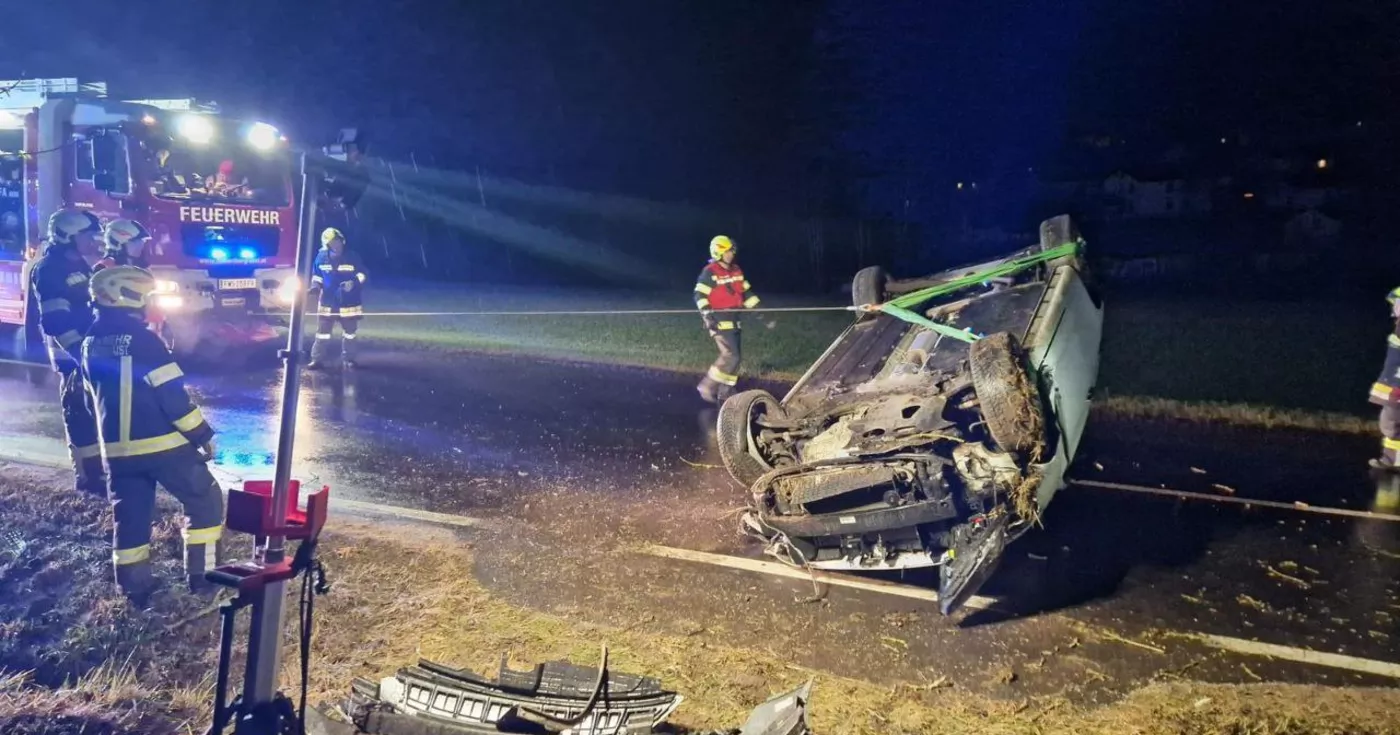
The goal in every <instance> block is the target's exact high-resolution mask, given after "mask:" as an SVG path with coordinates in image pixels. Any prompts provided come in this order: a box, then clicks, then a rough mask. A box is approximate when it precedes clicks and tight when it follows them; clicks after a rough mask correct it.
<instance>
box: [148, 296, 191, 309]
mask: <svg viewBox="0 0 1400 735" xmlns="http://www.w3.org/2000/svg"><path fill="white" fill-rule="evenodd" d="M155 303H156V307H157V308H159V309H164V310H165V311H175V310H176V309H179V308H180V307H182V306H184V305H185V297H183V296H171V295H169V294H160V295H158V296H156V297H155Z"/></svg>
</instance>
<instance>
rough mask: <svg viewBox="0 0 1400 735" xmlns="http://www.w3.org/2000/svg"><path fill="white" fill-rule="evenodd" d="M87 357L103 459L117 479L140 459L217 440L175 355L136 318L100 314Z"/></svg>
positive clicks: (86, 370)
mask: <svg viewBox="0 0 1400 735" xmlns="http://www.w3.org/2000/svg"><path fill="white" fill-rule="evenodd" d="M82 355H83V376H84V378H85V379H86V380H87V387H88V391H89V392H90V393H91V394H92V399H93V405H94V408H95V409H96V413H97V425H98V430H99V431H98V433H99V434H100V435H101V437H102V456H103V458H105V459H106V460H107V464H108V467H109V469H110V470H111V472H112V473H113V474H120V473H121V469H122V466H123V464H130V463H132V462H133V461H134V460H136V459H137V458H146V457H150V456H152V455H160V454H162V453H166V452H174V451H176V450H183V449H185V448H186V447H188V446H190V445H194V446H200V445H203V444H205V443H206V442H208V441H209V440H210V439H212V438H213V437H214V430H213V429H211V428H210V427H209V422H207V421H205V420H204V414H203V413H202V412H200V410H199V408H198V407H197V406H195V405H194V403H193V402H192V401H190V396H189V394H188V393H186V392H185V381H184V373H183V372H181V371H180V366H179V365H176V364H175V358H174V357H172V356H171V354H170V350H168V349H166V347H165V344H164V343H163V342H161V341H160V338H159V337H157V336H156V335H155V334H152V333H151V331H150V330H148V329H147V328H146V324H145V322H143V321H141V319H140V318H138V317H137V316H136V315H135V314H133V313H131V312H130V311H127V310H123V309H102V310H100V313H99V314H98V316H97V320H96V321H95V322H93V325H92V329H91V330H89V331H88V335H87V337H86V338H85V339H84V340H83V349H82Z"/></svg>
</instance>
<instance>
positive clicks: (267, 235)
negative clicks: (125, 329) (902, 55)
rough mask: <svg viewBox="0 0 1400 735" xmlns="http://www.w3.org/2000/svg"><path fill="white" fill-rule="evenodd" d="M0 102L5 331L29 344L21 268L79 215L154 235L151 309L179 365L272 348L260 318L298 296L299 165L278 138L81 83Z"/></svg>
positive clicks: (34, 87) (25, 87)
mask: <svg viewBox="0 0 1400 735" xmlns="http://www.w3.org/2000/svg"><path fill="white" fill-rule="evenodd" d="M3 89H8V90H9V94H8V95H5V96H3V97H0V324H12V325H16V326H19V327H21V328H22V333H26V332H27V333H28V334H29V336H30V337H31V338H32V337H33V336H34V334H35V333H36V329H37V327H36V325H37V321H38V313H37V307H36V304H35V302H34V300H33V298H32V295H31V294H29V293H28V292H27V291H28V269H29V266H30V264H31V263H32V262H33V261H34V259H35V258H36V257H37V256H38V254H39V253H40V252H41V251H42V248H43V240H44V237H45V235H46V233H45V228H46V226H47V222H48V218H49V215H51V214H52V213H53V212H54V211H56V210H57V209H59V208H61V207H77V208H80V209H86V210H88V211H90V212H92V213H94V214H96V215H97V216H98V218H100V219H101V220H102V221H103V222H104V223H105V222H108V221H110V220H112V219H116V218H128V219H133V220H136V221H137V222H140V223H141V224H143V225H144V226H145V227H146V229H147V230H148V231H149V232H150V233H151V238H152V239H151V241H150V243H149V244H148V245H147V254H148V258H149V261H150V270H151V272H152V273H153V274H154V275H155V277H156V283H157V289H158V291H157V296H156V303H155V306H156V307H158V308H159V309H161V310H162V311H163V312H164V323H165V334H164V336H166V337H167V339H168V340H169V341H170V342H171V343H172V346H173V347H174V348H175V350H176V352H177V353H179V354H182V355H188V354H193V353H199V354H200V355H201V356H205V357H216V356H218V355H220V354H224V353H226V352H227V351H228V350H229V349H230V348H237V347H242V346H246V345H247V343H249V342H253V343H257V342H263V341H270V340H273V339H275V338H276V337H277V333H276V330H275V328H274V326H273V322H272V321H271V319H269V318H267V317H264V316H262V315H263V314H265V313H267V312H270V311H276V310H279V309H285V307H286V306H287V305H289V304H290V303H291V302H292V301H293V298H294V296H295V294H296V292H297V290H298V289H300V288H301V284H300V283H299V282H298V280H297V278H296V274H295V271H294V263H295V258H296V249H297V209H296V204H295V198H294V196H293V180H292V171H293V159H292V155H291V154H290V153H289V151H288V146H287V141H286V138H285V137H283V136H282V135H281V133H280V132H278V130H277V129H276V128H275V127H273V126H272V125H269V124H267V123H263V122H248V121H240V120H233V119H229V118H226V117H223V116H221V115H219V114H217V112H216V110H214V109H213V108H212V107H208V106H200V105H198V104H195V103H194V102H193V101H192V100H137V101H121V100H115V99H111V98H108V97H107V96H106V85H105V84H83V83H79V82H78V81H77V80H76V79H40V80H24V81H19V82H5V81H0V90H3ZM84 255H85V256H87V257H88V259H89V261H95V260H96V259H97V258H98V257H100V254H99V253H96V252H93V253H84Z"/></svg>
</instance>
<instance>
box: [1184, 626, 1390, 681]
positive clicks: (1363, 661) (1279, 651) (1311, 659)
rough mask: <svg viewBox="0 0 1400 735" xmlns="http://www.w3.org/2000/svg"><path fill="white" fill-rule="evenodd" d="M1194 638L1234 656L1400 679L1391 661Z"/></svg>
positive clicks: (1221, 638)
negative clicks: (1261, 657)
mask: <svg viewBox="0 0 1400 735" xmlns="http://www.w3.org/2000/svg"><path fill="white" fill-rule="evenodd" d="M1192 637H1194V638H1196V639H1197V640H1199V641H1201V642H1202V643H1205V644H1206V645H1208V646H1214V647H1216V648H1220V649H1224V650H1226V651H1232V652H1234V653H1244V654H1249V655H1251V656H1268V657H1270V658H1280V659H1283V660H1285V661H1294V662H1297V663H1303V664H1313V665H1315V666H1326V667H1329V668H1333V669H1346V670H1347V671H1357V672H1360V673H1363V674H1375V675H1376V676H1388V677H1390V678H1392V679H1400V664H1393V663H1390V662H1388V661H1377V660H1375V659H1369V658H1357V657H1356V656H1345V655H1342V654H1340V653H1323V652H1322V651H1312V650H1309V649H1306V648H1293V647H1292V646H1280V645H1276V644H1273V643H1260V642H1259V641H1247V640H1244V639H1243V638H1230V637H1228V636H1223V635H1208V634H1205V633H1198V634H1194V635H1193V636H1192Z"/></svg>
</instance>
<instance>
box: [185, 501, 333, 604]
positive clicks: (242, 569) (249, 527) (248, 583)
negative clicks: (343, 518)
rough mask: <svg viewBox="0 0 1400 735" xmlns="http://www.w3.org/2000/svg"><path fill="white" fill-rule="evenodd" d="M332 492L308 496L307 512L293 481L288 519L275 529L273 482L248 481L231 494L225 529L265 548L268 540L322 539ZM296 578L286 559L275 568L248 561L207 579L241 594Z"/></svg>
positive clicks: (211, 573)
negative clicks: (237, 532)
mask: <svg viewBox="0 0 1400 735" xmlns="http://www.w3.org/2000/svg"><path fill="white" fill-rule="evenodd" d="M330 492H331V489H330V487H329V486H326V485H322V486H321V489H320V490H316V491H315V492H312V493H309V494H308V495H307V496H306V510H301V508H300V507H298V506H299V505H300V502H299V501H300V495H301V483H300V482H299V481H297V480H292V481H291V482H289V483H288V484H287V515H286V518H287V520H286V522H285V524H284V525H281V526H278V525H274V523H273V521H272V481H271V480H249V481H247V482H244V483H243V489H242V490H229V491H228V514H227V519H226V520H225V522H224V525H225V526H226V527H227V528H228V529H229V530H232V531H239V532H242V533H246V534H250V535H252V536H255V537H256V538H257V541H258V545H260V546H261V545H262V544H263V542H264V541H265V539H267V537H268V536H283V537H285V538H287V539H300V540H305V539H312V538H315V537H316V536H318V535H320V533H321V528H322V527H323V526H325V525H326V510H327V508H328V506H329V500H330ZM296 575H297V570H294V569H293V568H292V561H291V560H290V559H284V560H282V561H280V562H277V563H274V564H267V563H263V562H257V561H248V562H242V563H238V564H228V565H225V566H221V567H219V568H217V569H215V570H213V571H211V572H209V573H208V575H207V576H208V579H209V580H210V581H213V582H216V583H218V584H221V585H224V586H225V587H232V588H234V589H236V590H238V591H239V592H249V591H253V590H256V589H259V588H261V587H264V586H266V585H268V584H271V583H273V582H282V581H286V580H288V579H291V578H293V577H295V576H296Z"/></svg>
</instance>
